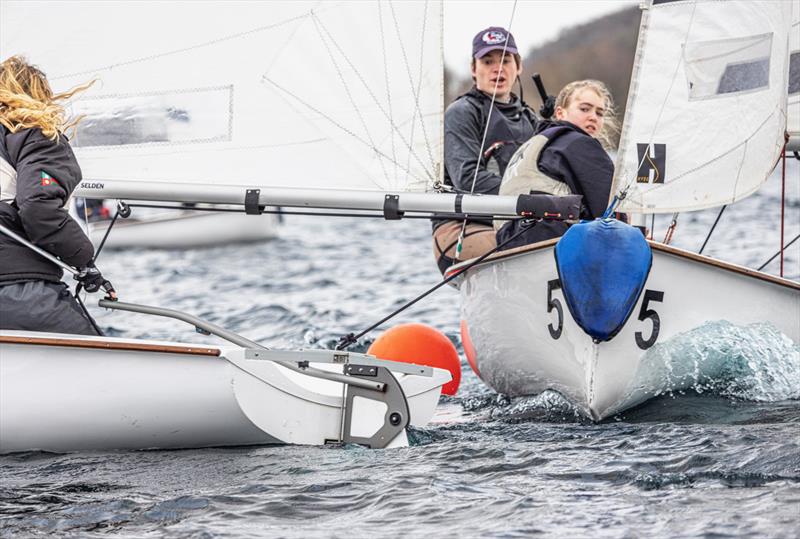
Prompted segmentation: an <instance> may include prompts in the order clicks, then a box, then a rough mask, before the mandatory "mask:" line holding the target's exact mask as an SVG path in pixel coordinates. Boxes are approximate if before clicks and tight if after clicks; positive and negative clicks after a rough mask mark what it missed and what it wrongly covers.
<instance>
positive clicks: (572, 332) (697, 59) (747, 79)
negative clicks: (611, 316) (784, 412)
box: [453, 0, 800, 419]
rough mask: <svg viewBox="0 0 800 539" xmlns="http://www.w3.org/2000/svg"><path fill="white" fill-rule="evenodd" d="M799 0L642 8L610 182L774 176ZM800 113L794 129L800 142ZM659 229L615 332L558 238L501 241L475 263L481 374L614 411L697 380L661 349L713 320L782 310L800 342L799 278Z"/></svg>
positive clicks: (473, 350)
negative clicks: (674, 240)
mask: <svg viewBox="0 0 800 539" xmlns="http://www.w3.org/2000/svg"><path fill="white" fill-rule="evenodd" d="M798 4H799V3H798V2H783V1H775V2H745V1H730V2H724V3H720V2H712V1H703V0H698V1H695V2H689V1H679V2H669V1H663V0H661V1H660V0H655V1H653V2H650V3H649V4H648V5H647V6H646V7H644V11H643V14H642V22H641V27H640V34H639V43H638V48H637V53H636V60H635V65H634V73H633V76H632V80H631V89H630V94H629V95H630V97H629V102H628V107H627V112H626V117H625V125H624V127H623V132H622V138H621V142H620V148H619V153H618V157H617V163H616V174H615V184H614V188H613V189H612V193H613V194H616V195H622V194H624V195H625V196H624V199H623V200H622V202H621V205H620V207H619V209H620V210H621V211H624V212H629V213H630V214H632V215H634V216H635V215H636V214H640V215H641V214H649V213H672V212H682V211H692V210H699V209H703V208H709V207H714V206H721V205H723V204H730V203H733V202H736V201H738V200H741V199H742V198H744V197H746V196H748V195H749V194H751V193H753V192H754V191H756V190H757V189H758V188H759V187H760V186H761V184H762V183H763V182H764V181H766V179H767V178H768V177H769V176H770V173H771V172H772V170H773V169H774V167H775V164H776V163H777V162H778V159H779V157H780V155H781V152H782V150H783V147H784V142H785V141H784V133H785V131H786V126H787V123H786V122H787V120H786V118H787V86H788V79H787V74H788V71H789V66H790V64H789V54H790V51H789V39H790V36H792V37H793V39H795V41H794V45H793V49H792V54H793V55H794V58H793V62H792V64H791V66H792V69H794V71H793V73H792V80H794V81H796V80H797V78H798V77H800V64H798V59H797V54H798V52H797V49H798V47H797V41H796V39H797V37H798V26H797V22H796V21H797V20H798V18H800V9H798ZM793 8H794V10H795V11H794V21H795V22H794V24H792V20H793V18H792V10H793ZM796 85H797V82H795V86H796ZM798 90H800V89H798V88H796V87H794V88H793V92H794V93H793V94H792V96H791V103H792V105H791V106H790V109H791V112H790V118H793V119H792V120H790V121H794V122H798V120H797V101H798V93H797V92H798ZM799 128H800V125H798V124H797V123H795V124H794V125H793V126H790V128H789V131H790V132H791V133H792V136H793V138H792V139H791V141H790V147H796V145H797V144H798V138H796V136H797V135H798V131H800V129H799ZM776 211H777V210H776ZM575 228H576V227H573V229H575ZM573 229H570V233H572V232H573ZM570 233H568V236H569V234H570ZM566 238H567V236H565V237H564V239H562V242H563V241H564V240H566ZM648 243H649V246H650V248H651V249H652V266H651V267H650V268H649V277H647V280H646V282H645V283H644V285H643V287H642V288H643V289H641V290H639V295H638V300H636V298H637V296H633V298H634V300H636V303H635V304H633V305H632V306H633V309H632V311H629V312H628V316H629V318H627V319H624V320H622V322H621V325H619V326H617V327H615V328H614V332H612V334H611V336H610V337H609V336H608V335H598V334H590V332H589V331H588V330H584V329H583V327H582V326H581V325H579V324H578V323H577V322H576V320H577V319H578V318H580V317H581V316H584V315H585V313H582V312H578V311H580V309H581V307H582V306H581V305H574V304H570V303H569V301H567V300H566V298H565V294H564V290H565V289H567V288H568V287H569V286H570V285H572V284H576V283H570V282H567V280H568V279H569V278H570V277H571V276H570V275H566V276H565V275H563V270H564V268H562V267H558V268H557V261H556V257H555V256H554V251H557V250H558V248H557V241H555V240H553V241H549V242H543V243H540V244H535V245H531V246H526V247H522V248H517V249H513V250H510V251H506V252H502V253H499V254H496V255H494V256H492V257H491V259H490V260H488V261H486V262H484V263H483V264H480V265H478V266H476V267H474V268H473V269H471V270H469V271H468V272H466V274H465V275H463V277H462V278H461V279H460V290H461V297H462V305H463V306H462V316H463V320H464V323H463V325H462V336H463V337H464V340H465V342H467V343H469V344H468V345H467V349H468V351H469V353H470V355H471V358H470V359H471V362H472V363H473V365H474V367H475V368H476V370H477V372H479V373H480V376H481V378H482V379H483V380H484V381H486V382H487V383H488V384H489V385H490V386H492V387H493V388H495V389H496V390H498V391H500V392H502V393H506V394H509V395H532V394H537V393H540V392H542V391H544V390H548V389H550V390H556V391H558V392H560V393H562V394H563V395H565V396H566V397H567V398H569V399H570V400H571V401H572V402H573V403H575V404H577V405H578V406H579V407H580V408H581V409H582V410H583V411H584V412H585V413H586V414H587V415H589V416H591V417H593V418H595V419H602V418H605V417H609V416H611V415H613V414H615V413H618V412H620V411H622V410H625V409H626V408H629V407H631V406H634V405H636V404H638V403H641V402H643V401H645V400H647V399H649V398H651V397H653V396H655V395H658V394H660V393H663V392H668V391H671V390H679V389H685V388H687V387H691V385H692V384H694V383H696V382H697V376H694V377H693V376H674V377H671V376H670V373H669V372H667V371H668V369H669V366H668V365H667V361H666V360H667V358H666V357H665V356H664V354H665V353H666V351H667V350H669V347H670V343H676V342H680V341H681V340H686V339H688V338H690V336H691V335H690V334H691V333H692V332H693V331H696V330H698V328H701V327H703V326H704V325H706V324H708V323H712V322H715V321H724V322H726V323H731V324H734V325H737V326H745V325H748V324H753V323H758V322H769V323H770V324H772V326H773V327H774V328H776V329H777V330H778V331H780V332H781V333H782V334H783V335H785V336H787V337H788V338H790V339H791V340H792V341H793V342H794V343H795V345H797V344H798V343H800V285H798V283H796V282H793V281H789V280H786V279H782V278H779V277H774V276H772V275H768V274H764V273H761V272H758V271H755V270H752V269H749V268H745V267H741V266H736V265H733V264H728V263H725V262H721V261H718V260H714V259H711V258H708V257H705V256H700V255H697V254H694V253H691V252H688V251H684V250H682V249H677V248H674V247H670V246H668V245H664V244H661V243H658V242H654V241H649V242H648ZM562 245H563V243H562ZM619 256H621V255H620V252H619V250H618V249H615V246H614V245H610V246H609V247H608V251H607V261H608V263H607V264H606V263H599V264H598V266H597V268H596V270H595V271H594V274H593V277H591V278H592V279H596V280H595V281H594V283H595V285H596V286H601V283H603V282H604V281H603V279H606V282H608V281H609V280H612V281H620V280H621V278H622V277H623V275H624V274H626V273H628V272H631V271H634V269H636V268H634V267H633V266H632V264H633V260H630V261H628V260H618V258H619ZM594 262H597V261H596V260H585V261H584V262H583V263H585V264H592V263H594ZM614 268H616V270H615V269H614ZM453 271H455V269H454V270H453ZM614 271H617V273H616V274H614V273H613V272H614ZM609 272H611V273H609ZM645 275H646V273H645ZM577 284H581V283H577ZM591 284H592V283H591V282H589V283H587V285H591ZM583 299H584V301H589V300H588V298H583ZM595 299H596V298H595ZM613 299H617V298H613ZM578 303H580V301H579V302H578ZM584 317H585V316H584ZM798 360H800V358H798ZM695 374H696V375H698V373H695Z"/></svg>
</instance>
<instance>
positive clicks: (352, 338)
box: [336, 216, 539, 350]
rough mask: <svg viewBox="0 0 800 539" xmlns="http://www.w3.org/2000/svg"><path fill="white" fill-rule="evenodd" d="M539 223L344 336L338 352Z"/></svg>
mask: <svg viewBox="0 0 800 539" xmlns="http://www.w3.org/2000/svg"><path fill="white" fill-rule="evenodd" d="M465 217H466V216H465ZM538 221H539V220H533V219H525V220H524V222H523V224H522V226H521V227H520V229H519V231H517V233H516V234H514V235H513V236H511V237H510V238H508V239H507V240H506V241H504V242H503V243H501V244H499V245H498V246H497V247H495V248H494V249H492V250H490V251H487V252H486V253H484V254H482V255H481V256H479V257H478V258H476V259H475V260H473V261H472V262H470V263H469V264H467V265H466V266H464V267H463V268H461V269H460V270H458V271H456V272H454V273H452V274H450V275H448V276H447V277H445V278H444V279H443V280H442V281H441V282H439V283H437V284H436V285H434V286H433V287H431V288H429V289H428V290H426V291H425V292H423V293H422V294H420V295H418V296H417V297H415V298H414V299H412V300H411V301H408V302H406V303H405V304H403V305H402V306H400V307H399V308H398V309H396V310H394V311H392V312H391V313H390V314H388V315H387V316H385V317H383V318H381V319H380V320H379V321H377V322H375V323H374V324H372V325H371V326H369V327H368V328H367V329H365V330H363V331H361V332H359V333H358V334H353V333H348V334H347V335H344V336H342V337H341V338H340V339H339V342H338V343H337V344H336V350H346V349H347V348H349V347H350V346H351V345H353V344H356V343H357V342H358V339H360V338H361V337H363V336H364V335H366V334H367V333H369V332H371V331H372V330H374V329H376V328H378V327H380V326H381V325H383V324H384V323H385V322H387V321H389V320H391V319H392V318H394V317H395V316H397V315H398V314H400V313H401V312H403V311H405V310H406V309H408V308H409V307H411V306H412V305H414V304H415V303H417V302H418V301H420V300H421V299H423V298H425V297H426V296H428V295H430V294H432V293H433V292H435V291H436V290H438V289H439V288H441V287H442V286H444V285H446V284H447V283H449V282H450V281H452V280H453V279H455V278H456V277H458V276H459V275H461V274H462V273H464V272H466V271H467V270H469V269H471V268H473V267H474V266H476V265H478V264H480V263H481V262H483V261H484V260H486V258H488V257H489V256H490V255H492V254H494V253H496V252H498V251H500V250H501V249H502V248H503V247H505V246H506V244H508V243H509V242H511V241H512V240H514V239H516V238H517V237H518V236H519V235H521V234H522V233H523V232H526V231H527V230H528V228H529V227H530V226H531V224H533V223H536V222H538Z"/></svg>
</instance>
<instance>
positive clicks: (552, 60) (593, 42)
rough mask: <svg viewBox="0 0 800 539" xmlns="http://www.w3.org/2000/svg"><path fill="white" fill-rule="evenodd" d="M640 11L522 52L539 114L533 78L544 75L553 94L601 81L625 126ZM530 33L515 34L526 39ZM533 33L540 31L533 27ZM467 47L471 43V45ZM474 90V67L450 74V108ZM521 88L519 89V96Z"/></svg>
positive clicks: (526, 82)
mask: <svg viewBox="0 0 800 539" xmlns="http://www.w3.org/2000/svg"><path fill="white" fill-rule="evenodd" d="M640 13H641V12H640V10H639V8H638V7H635V6H634V7H631V8H627V9H624V10H621V11H617V12H615V13H611V14H609V15H606V16H604V17H601V18H598V19H595V20H593V21H590V22H588V23H586V24H582V25H580V26H574V27H572V28H569V29H566V30H564V31H563V32H561V34H560V35H559V36H558V37H557V38H556V39H555V40H553V41H551V42H549V43H545V44H544V45H541V46H539V47H534V48H532V49H530V50H528V51H521V52H522V61H523V75H522V83H523V87H522V90H523V97H524V99H525V101H526V102H527V103H528V104H529V105H530V106H531V107H533V109H534V110H537V111H538V109H539V105H540V104H541V100H540V99H539V93H538V92H537V91H536V88H535V87H534V85H533V81H531V75H532V74H533V73H539V74H540V75H541V76H542V80H543V81H544V84H545V87H546V89H547V91H548V92H549V93H551V94H553V95H555V94H557V93H558V91H559V90H560V89H561V88H562V87H563V86H564V85H565V84H567V83H569V82H571V81H574V80H579V79H598V80H601V81H603V82H605V83H606V85H608V87H609V89H610V90H611V94H612V95H613V96H614V101H615V103H616V108H617V111H618V118H619V123H620V126H621V125H622V120H623V117H624V114H625V104H626V102H627V99H628V86H629V84H630V79H631V69H632V67H633V57H634V53H635V51H636V40H637V37H638V34H639V19H640ZM525 31H526V30H525V29H524V28H523V27H521V26H520V27H517V28H515V29H513V30H512V32H513V33H514V34H516V35H520V34H522V33H523V32H525ZM530 31H535V28H531V30H530ZM465 46H466V47H468V46H469V44H465ZM470 86H472V78H471V76H470V73H469V65H465V66H463V69H462V68H453V69H446V70H445V99H446V103H445V106H446V105H447V104H449V103H451V102H452V101H453V99H455V98H456V97H458V96H459V95H460V94H462V93H464V92H465V91H467V90H468V89H469V88H470ZM518 91H519V89H518V88H517V89H515V90H514V92H515V93H517V92H518Z"/></svg>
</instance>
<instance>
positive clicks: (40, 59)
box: [0, 1, 443, 191]
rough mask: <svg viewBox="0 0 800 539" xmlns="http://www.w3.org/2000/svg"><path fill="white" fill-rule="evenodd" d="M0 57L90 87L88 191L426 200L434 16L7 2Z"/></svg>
mask: <svg viewBox="0 0 800 539" xmlns="http://www.w3.org/2000/svg"><path fill="white" fill-rule="evenodd" d="M1 9H2V11H1V12H0V15H2V17H0V19H2V22H0V36H1V37H0V40H1V41H0V51H2V56H3V57H4V58H5V57H7V56H10V55H12V54H23V55H25V56H26V57H27V58H28V60H29V61H31V62H32V63H34V64H36V65H38V66H40V67H41V68H42V69H43V70H44V71H45V72H46V73H47V75H48V77H49V79H50V81H51V83H52V85H53V86H54V89H55V90H56V91H60V90H65V89H67V88H70V87H72V86H75V85H77V84H80V83H83V82H86V81H88V80H91V79H97V81H98V82H97V83H96V84H95V85H94V86H93V87H92V88H91V89H90V90H88V91H87V92H86V93H85V94H83V95H82V96H81V98H80V99H77V100H75V102H74V104H73V109H72V112H73V113H76V114H86V119H85V121H84V122H83V123H82V124H81V127H80V129H79V131H78V135H77V137H76V138H75V140H74V141H73V146H74V147H75V150H76V154H77V155H78V159H79V161H80V164H81V167H82V169H83V172H84V178H85V179H86V180H101V181H102V180H134V181H155V182H170V183H174V182H191V183H198V184H217V185H219V184H230V185H241V184H258V185H267V186H276V187H302V188H334V187H335V188H338V189H371V190H393V191H424V190H426V189H428V188H429V187H430V186H431V185H432V184H433V183H434V181H436V180H437V179H438V177H439V175H440V169H441V166H440V163H441V151H442V126H441V124H442V108H443V66H442V52H441V49H442V44H441V32H442V15H441V12H442V6H441V3H440V2H436V1H421V2H391V1H389V2H354V1H349V2H266V1H265V2H193V3H191V6H188V5H187V4H186V3H182V2H118V1H113V2H97V1H91V2H65V1H58V2H36V3H31V2H6V1H4V2H3V3H2V7H1Z"/></svg>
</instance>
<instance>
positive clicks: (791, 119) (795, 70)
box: [786, 0, 800, 152]
mask: <svg viewBox="0 0 800 539" xmlns="http://www.w3.org/2000/svg"><path fill="white" fill-rule="evenodd" d="M786 132H787V133H789V142H788V143H787V145H786V149H787V150H791V151H795V152H797V151H800V0H792V29H791V33H790V37H789V107H788V110H787V122H786Z"/></svg>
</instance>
